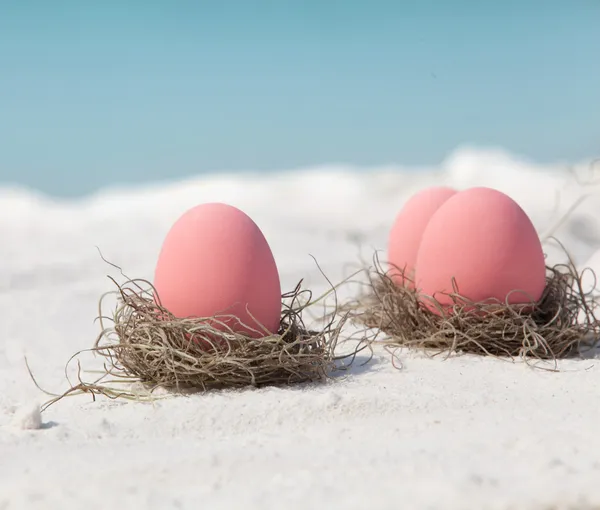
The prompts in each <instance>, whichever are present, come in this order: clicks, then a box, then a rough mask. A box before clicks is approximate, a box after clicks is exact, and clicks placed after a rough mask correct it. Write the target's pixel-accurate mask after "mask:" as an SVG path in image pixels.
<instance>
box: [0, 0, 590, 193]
mask: <svg viewBox="0 0 600 510" xmlns="http://www.w3.org/2000/svg"><path fill="white" fill-rule="evenodd" d="M599 14H600V3H597V2H592V1H586V0H578V1H574V2H571V3H570V4H568V5H566V4H565V2H560V1H558V0H547V1H545V2H541V1H533V0H532V1H530V2H526V3H525V2H521V3H519V2H516V1H508V2H504V3H497V2H495V3H491V2H479V3H477V4H474V3H472V2H468V1H466V0H463V1H459V0H452V1H449V0H447V1H442V0H438V1H433V0H432V1H422V2H420V3H416V2H409V1H400V2H391V1H390V2H386V1H374V2H369V3H367V2H359V1H347V2H327V4H326V5H325V4H322V3H319V2H317V1H316V0H307V1H306V2H302V4H300V3H297V4H292V3H286V5H283V4H273V3H271V2H267V1H256V2H253V3H252V5H251V6H250V5H248V4H247V3H244V2H242V1H241V0H238V1H229V2H222V3H219V4H218V5H211V6H206V5H201V4H200V3H194V2H189V1H182V2H177V3H167V2H157V1H148V2H135V1H133V2H128V3H127V5H124V4H121V3H119V2H116V1H107V2H103V3H101V4H81V3H78V2H74V1H65V2H63V3H61V6H60V8H57V6H56V5H50V4H46V3H43V2H41V1H30V2H20V3H13V4H9V5H6V4H4V5H2V6H0V75H1V76H2V79H1V80H0V112H1V115H0V140H2V142H1V143H0V186H3V185H6V184H10V183H16V184H18V185H20V186H26V187H32V188H35V189H38V190H40V191H43V192H44V193H49V194H51V195H56V196H80V195H82V194H86V193H89V192H93V191H95V190H97V189H99V188H102V187H105V186H107V185H108V186H110V185H115V184H118V183H129V184H135V183H140V182H148V181H157V180H158V181H162V180H171V179H179V178H182V177H186V176H190V175H196V174H202V173H206V172H220V171H245V170H255V171H272V170H276V169H292V168H299V167H306V166H313V165H319V164H328V163H345V164H350V165H357V166H378V165H385V164H399V165H406V166H416V165H435V164H438V163H440V162H441V161H442V160H443V159H444V158H445V157H447V156H448V155H449V154H451V153H452V152H453V151H454V150H455V149H456V148H458V147H461V146H465V145H467V146H476V147H501V148H503V149H506V150H507V151H509V152H511V153H514V154H517V155H519V156H523V157H525V158H530V159H532V160H533V161H536V162H540V163H554V162H557V161H579V160H582V159H586V158H591V157H594V156H597V155H598V152H599V151H598V142H599V141H600V125H599V124H598V123H597V119H596V117H597V104H598V102H599V101H598V99H599V98H600V97H599V96H600V69H599V68H598V66H597V65H595V60H596V56H595V53H597V48H599V47H600V33H599V32H598V31H597V29H596V26H595V25H596V20H597V19H599V18H598V15H599Z"/></svg>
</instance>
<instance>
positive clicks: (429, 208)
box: [388, 186, 456, 287]
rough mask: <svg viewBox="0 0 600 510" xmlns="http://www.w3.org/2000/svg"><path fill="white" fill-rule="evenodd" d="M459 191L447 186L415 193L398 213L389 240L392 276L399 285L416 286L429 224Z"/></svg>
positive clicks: (389, 259)
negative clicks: (416, 267) (425, 233)
mask: <svg viewBox="0 0 600 510" xmlns="http://www.w3.org/2000/svg"><path fill="white" fill-rule="evenodd" d="M455 194H456V190H454V189H452V188H448V187H445V186H435V187H431V188H427V189H424V190H422V191H420V192H419V193H417V194H415V195H413V196H412V197H411V198H410V199H409V200H408V201H407V202H406V204H404V207H403V208H402V209H401V210H400V212H399V213H398V216H397V217H396V220H395V221H394V225H393V226H392V229H391V231H390V235H389V241H388V263H389V264H390V266H391V267H390V271H389V273H388V274H389V276H390V277H391V278H392V280H393V281H394V282H395V283H396V284H398V285H403V284H404V285H408V286H411V287H412V286H413V282H412V278H413V276H414V269H415V263H416V261H417V253H418V251H419V245H420V244H421V237H422V236H423V232H424V231H425V227H426V226H427V224H428V223H429V220H430V219H431V217H432V216H433V214H434V213H435V212H436V211H437V210H438V208H439V207H440V206H441V205H442V204H443V203H444V202H446V200H448V199H449V198H450V197H451V196H453V195H455Z"/></svg>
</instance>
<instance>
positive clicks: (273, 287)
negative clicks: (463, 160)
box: [154, 187, 545, 337]
mask: <svg viewBox="0 0 600 510" xmlns="http://www.w3.org/2000/svg"><path fill="white" fill-rule="evenodd" d="M389 262H390V263H391V264H393V265H394V266H396V267H399V268H403V269H406V271H407V273H405V274H408V275H413V274H414V281H415V283H416V287H417V288H418V289H419V291H420V292H421V293H422V295H424V296H427V295H428V296H434V297H435V298H436V299H437V300H438V301H439V302H440V303H441V304H450V303H451V299H450V298H449V297H448V296H447V295H446V293H448V292H451V291H452V282H453V279H455V281H456V283H457V285H458V290H459V292H460V294H461V295H464V296H466V297H468V298H470V299H471V300H473V301H476V302H480V301H485V300H487V299H490V298H495V299H499V300H502V301H504V300H507V301H508V302H510V303H519V302H530V301H531V300H534V301H536V300H538V299H539V298H540V296H541V295H542V292H543V290H544V287H545V261H544V254H543V251H542V246H541V243H540V240H539V238H538V236H537V233H536V231H535V229H534V227H533V225H532V223H531V221H530V220H529V218H528V217H527V215H526V214H525V212H524V211H523V210H522V209H521V208H520V207H519V205H518V204H517V203H516V202H514V201H513V200H512V199H510V198H509V197H508V196H506V195H504V194H503V193H500V192H499V191H496V190H493V189H489V188H471V189H468V190H465V191H461V192H457V191H455V190H453V189H450V188H442V187H436V188H429V189H426V190H424V191H422V192H420V193H418V194H417V195H415V196H413V197H412V198H411V199H410V200H409V201H408V202H407V203H406V205H405V206H404V208H403V209H402V211H401V212H400V214H399V215H398V217H397V218H396V221H395V223H394V226H393V228H392V231H391V234H390V243H389ZM397 279H398V280H399V281H398V283H399V284H404V283H406V282H405V281H404V280H403V279H401V278H399V277H398V278H397ZM154 286H155V288H156V291H157V294H158V296H159V299H160V302H161V304H162V305H163V306H164V307H165V308H167V310H169V311H170V312H171V313H172V314H173V315H174V316H176V317H213V316H215V315H228V316H231V317H236V318H237V319H238V321H239V322H241V323H242V324H243V325H246V326H247V327H243V326H242V327H241V330H242V331H243V332H244V333H246V334H249V335H252V336H256V337H260V336H265V335H268V334H270V333H276V332H277V330H278V327H279V319H280V315H281V285H280V280H279V272H278V269H277V265H276V263H275V259H274V257H273V253H272V252H271V248H270V247H269V244H268V242H267V240H266V239H265V237H264V235H263V234H262V232H261V230H260V229H259V228H258V226H257V225H256V224H255V223H254V221H252V219H251V218H250V217H248V216H247V215H246V214H245V213H243V212H242V211H240V210H239V209H236V208H235V207H232V206H230V205H226V204H220V203H210V204H202V205H199V206H197V207H194V208H192V209H190V210H189V211H187V212H186V213H185V214H184V215H183V216H181V217H180V218H179V219H178V220H177V221H176V222H175V224H174V225H173V227H172V228H171V230H170V231H169V232H168V234H167V236H166V238H165V241H164V243H163V246H162V249H161V252H160V255H159V258H158V262H157V265H156V271H155V278H154ZM238 326H239V323H238Z"/></svg>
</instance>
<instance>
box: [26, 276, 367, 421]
mask: <svg viewBox="0 0 600 510" xmlns="http://www.w3.org/2000/svg"><path fill="white" fill-rule="evenodd" d="M111 280H112V281H113V282H114V284H115V285H116V287H117V289H116V294H117V305H116V307H115V309H114V311H113V313H112V316H111V317H110V318H109V317H106V316H105V315H104V314H103V302H104V300H105V298H106V297H107V295H108V294H111V293H108V294H105V295H104V296H103V297H102V298H101V300H100V305H99V308H100V314H99V321H100V324H101V330H102V331H101V333H100V335H99V337H98V338H97V340H96V342H95V344H94V345H93V347H92V348H91V349H87V350H83V351H80V352H78V353H76V354H75V355H73V356H72V357H71V358H70V359H69V361H68V363H67V367H66V369H65V373H67V374H68V372H69V367H70V366H71V365H72V364H73V363H74V362H76V366H77V376H76V377H77V380H76V381H73V382H71V379H70V378H69V375H67V379H68V380H69V386H70V388H69V389H68V390H67V391H66V392H64V393H62V394H51V393H48V392H46V393H47V394H49V395H51V396H52V399H51V400H50V401H48V402H47V403H46V404H45V405H44V406H43V409H46V408H47V407H48V406H50V405H52V404H53V403H55V402H57V401H58V400H61V399H62V398H64V397H66V396H69V395H74V394H81V393H88V394H91V395H92V396H93V397H94V399H95V397H96V395H104V396H106V397H109V398H126V399H132V400H150V399H153V398H156V397H155V393H154V390H156V389H157V388H163V389H167V390H176V391H183V392H189V391H206V390H210V389H216V388H240V387H246V386H254V387H260V386H267V385H287V384H294V383H303V382H311V381H319V380H324V379H326V378H328V377H329V376H330V373H331V372H332V371H334V370H340V369H346V368H348V367H349V366H350V365H351V364H352V362H353V361H354V358H355V357H356V355H357V354H358V352H360V351H361V350H364V349H365V348H370V345H369V343H368V342H366V341H365V340H364V338H363V339H362V340H361V339H358V340H357V339H355V338H354V337H353V336H352V335H351V336H348V337H346V338H344V339H343V341H342V342H340V336H341V333H342V328H343V327H344V325H345V324H346V322H347V318H348V315H347V314H346V315H338V314H334V315H335V316H334V317H331V318H329V319H328V321H327V322H325V323H324V324H323V323H321V324H322V325H321V326H320V327H319V328H318V329H309V328H307V327H306V325H305V323H304V319H303V312H304V311H305V310H307V309H308V308H309V307H312V306H314V305H316V304H317V303H319V302H320V301H321V300H322V299H324V297H326V296H327V294H329V293H326V294H325V295H323V296H321V297H320V298H318V299H314V300H313V299H312V293H311V291H309V290H306V289H302V287H301V283H302V282H300V283H299V284H298V285H297V286H296V288H295V289H294V290H293V291H291V292H289V293H287V294H284V295H283V296H282V314H281V318H280V322H279V328H278V330H277V332H276V333H274V334H270V333H268V332H267V331H266V330H265V329H264V328H263V327H262V326H261V325H260V324H258V323H257V324H256V325H255V326H253V327H250V326H248V325H244V324H241V323H240V322H239V320H238V319H236V318H235V317H232V316H228V315H222V316H213V317H207V318H185V319H182V318H177V317H175V316H174V315H173V314H172V313H171V312H170V311H169V310H167V309H166V308H165V307H163V306H162V305H161V304H160V299H159V296H158V295H157V294H156V290H155V289H154V287H153V286H152V284H150V283H149V282H148V281H145V280H127V281H126V282H125V283H123V284H119V283H117V282H116V280H114V279H112V278H111ZM330 292H335V288H333V290H332V291H330ZM108 322H110V323H111V324H110V325H107V323H108ZM240 331H242V332H240ZM352 340H357V341H356V342H355V344H354V345H355V348H354V350H352V351H351V352H350V353H349V354H346V355H342V356H336V355H335V350H336V346H338V344H339V343H345V342H350V341H352ZM86 352H92V353H94V354H95V355H96V356H100V357H101V358H103V359H104V365H103V369H102V370H100V374H99V376H98V377H97V378H95V380H93V381H91V382H86V381H84V380H83V376H82V372H83V371H82V369H81V363H80V361H79V357H80V356H81V355H82V354H83V353H86ZM341 360H346V362H342V363H339V362H340V361H341ZM71 368H72V366H71ZM29 372H30V375H31V376H32V378H33V375H32V373H31V370H29ZM33 380H34V382H35V383H36V385H37V382H36V381H35V378H33ZM38 388H39V385H38ZM40 389H42V388H40ZM42 391H44V390H43V389H42Z"/></svg>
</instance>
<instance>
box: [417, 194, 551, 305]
mask: <svg viewBox="0 0 600 510" xmlns="http://www.w3.org/2000/svg"><path fill="white" fill-rule="evenodd" d="M415 275H416V284H417V287H418V288H419V290H420V292H421V293H422V295H423V300H424V301H427V299H426V297H425V296H433V297H434V298H435V299H436V300H437V301H439V303H440V304H441V305H450V304H452V299H451V298H450V297H449V296H448V295H447V293H451V292H453V287H452V279H453V278H455V280H456V285H457V287H458V293H459V294H460V295H462V296H464V297H466V298H468V299H470V300H471V301H473V302H483V301H486V300H490V299H496V300H500V301H502V302H505V301H507V302H508V303H511V304H517V303H528V302H531V301H532V300H533V301H537V300H539V299H540V297H541V296H542V293H543V291H544V288H545V285H546V267H545V260H544V252H543V250H542V244H541V242H540V239H539V237H538V235H537V232H536V231H535V228H534V226H533V224H532V223H531V220H530V219H529V217H528V216H527V214H526V213H525V211H523V209H521V207H520V206H519V205H518V204H517V203H516V202H515V201H514V200H513V199H511V198H510V197H508V196H507V195H505V194H504V193H501V192H500V191H497V190H494V189H490V188H483V187H481V188H470V189H467V190H465V191H461V192H460V193H457V194H456V195H454V196H453V197H451V198H450V199H448V200H447V201H446V202H445V203H444V204H443V205H442V206H441V207H440V208H439V209H438V210H437V211H436V213H435V214H434V215H433V216H432V218H431V220H430V221H429V224H428V225H427V228H426V229H425V232H424V233H423V238H422V240H421V246H420V248H419V254H418V257H417V264H416V270H415ZM430 305H431V303H430ZM432 306H433V305H431V306H430V309H432V308H431V307H432Z"/></svg>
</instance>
